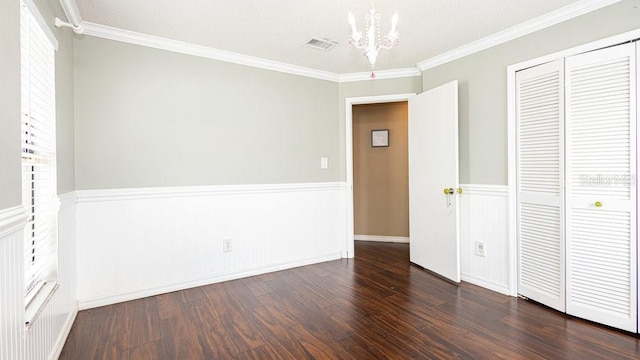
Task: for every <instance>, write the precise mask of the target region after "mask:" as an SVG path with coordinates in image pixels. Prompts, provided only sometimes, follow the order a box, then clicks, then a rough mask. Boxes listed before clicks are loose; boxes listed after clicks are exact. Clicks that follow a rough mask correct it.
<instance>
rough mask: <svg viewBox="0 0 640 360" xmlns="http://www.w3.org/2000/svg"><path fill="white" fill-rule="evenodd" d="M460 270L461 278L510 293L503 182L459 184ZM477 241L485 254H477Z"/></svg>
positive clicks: (508, 248) (505, 187) (507, 233)
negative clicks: (499, 183) (498, 183)
mask: <svg viewBox="0 0 640 360" xmlns="http://www.w3.org/2000/svg"><path fill="white" fill-rule="evenodd" d="M461 187H462V188H463V194H462V196H460V262H461V264H460V268H461V269H460V271H461V278H462V280H463V281H467V282H470V283H472V284H475V285H479V286H482V287H485V288H488V289H491V290H493V291H497V292H500V293H503V294H506V295H509V294H510V292H509V274H510V270H509V257H510V256H511V252H510V245H509V231H508V230H509V217H508V215H509V212H508V205H509V202H508V188H507V186H506V185H471V184H466V185H461ZM476 242H481V243H484V244H485V245H484V248H485V256H479V255H476Z"/></svg>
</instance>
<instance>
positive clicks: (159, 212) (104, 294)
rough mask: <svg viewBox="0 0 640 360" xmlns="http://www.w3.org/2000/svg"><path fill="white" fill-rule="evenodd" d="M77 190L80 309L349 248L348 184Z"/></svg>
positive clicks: (333, 255) (331, 255) (296, 262)
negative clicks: (225, 245)
mask: <svg viewBox="0 0 640 360" xmlns="http://www.w3.org/2000/svg"><path fill="white" fill-rule="evenodd" d="M76 194H77V197H78V200H77V238H78V253H77V256H78V270H77V276H78V278H77V279H78V303H79V307H80V308H81V309H86V308H91V307H96V306H102V305H107V304H112V303H116V302H121V301H126V300H131V299H135V298H140V297H145V296H150V295H156V294H161V293H165V292H169V291H175V290H179V289H185V288H189V287H194V286H200V285H205V284H210V283H214V282H219V281H225V280H230V279H236V278H240V277H245V276H251V275H255V274H260V273H265V272H270V271H276V270H281V269H286V268H291V267H296V266H302V265H307V264H311V263H316V262H321V261H327V260H333V259H338V258H340V257H341V256H342V254H346V250H347V236H346V220H345V219H346V213H345V201H344V199H345V196H346V195H345V194H346V184H345V183H311V184H276V185H232V186H204V187H173V188H141V189H119V190H87V191H77V192H76ZM225 239H231V241H232V251H230V252H223V243H224V240H225Z"/></svg>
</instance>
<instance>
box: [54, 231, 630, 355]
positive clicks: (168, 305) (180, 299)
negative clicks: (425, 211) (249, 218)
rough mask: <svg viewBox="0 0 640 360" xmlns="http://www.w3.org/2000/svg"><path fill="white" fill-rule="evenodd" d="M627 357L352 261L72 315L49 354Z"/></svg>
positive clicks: (601, 340)
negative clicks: (60, 343)
mask: <svg viewBox="0 0 640 360" xmlns="http://www.w3.org/2000/svg"><path fill="white" fill-rule="evenodd" d="M227 358H228V359H314V358H315V359H385V358H389V359H496V358H502V359H638V358H640V340H639V339H638V338H637V337H636V336H634V335H632V334H628V333H624V332H620V331H616V330H613V329H609V328H606V327H603V326H599V325H595V324H592V323H589V322H586V321H583V320H579V319H575V318H572V317H569V316H565V315H563V314H561V313H558V312H556V311H553V310H550V309H547V308H545V307H543V306H540V305H538V304H535V303H532V302H528V301H525V300H522V299H517V298H512V297H508V296H504V295H500V294H497V293H494V292H492V291H489V290H485V289H482V288H480V287H477V286H473V285H470V284H467V283H462V284H461V285H460V286H456V285H453V284H450V283H448V282H446V281H443V280H441V279H439V278H437V277H435V276H433V275H431V274H429V273H428V272H425V271H424V270H421V269H419V268H417V267H415V266H411V265H410V264H409V247H408V245H406V244H383V243H367V242H356V258H355V259H351V260H346V259H343V260H337V261H330V262H325V263H322V264H316V265H310V266H305V267H301V268H296V269H291V270H285V271H280V272H276V273H271V274H266V275H260V276H254V277H250V278H246V279H241V280H235V281H228V282H224V283H218V284H214V285H209V286H203V287H199V288H194V289H189V290H183V291H177V292H173V293H169V294H164V295H159V296H154V297H149V298H145V299H140V300H134V301H129V302H125V303H120V304H116V305H111V306H105V307H101V308H96V309H90V310H85V311H81V312H80V313H79V314H78V317H77V319H76V321H75V324H74V326H73V328H72V330H71V333H70V335H69V338H68V340H67V343H66V344H65V347H64V350H63V351H62V355H61V357H60V359H65V360H66V359H82V360H85V359H124V360H127V359H131V360H133V359H227Z"/></svg>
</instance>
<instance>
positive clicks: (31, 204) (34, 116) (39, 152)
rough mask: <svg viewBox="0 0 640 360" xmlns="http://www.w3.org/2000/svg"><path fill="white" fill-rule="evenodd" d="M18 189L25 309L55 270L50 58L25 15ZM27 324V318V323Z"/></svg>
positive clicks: (44, 39)
mask: <svg viewBox="0 0 640 360" xmlns="http://www.w3.org/2000/svg"><path fill="white" fill-rule="evenodd" d="M20 20H21V21H20V29H21V33H20V39H21V46H20V49H21V82H22V84H21V91H22V96H21V101H22V104H21V109H22V117H21V119H20V122H21V127H22V135H21V146H20V151H21V153H22V191H23V194H22V196H23V205H24V206H25V208H26V209H27V214H28V217H27V223H26V225H25V231H24V261H25V271H24V272H25V279H24V280H25V283H24V286H25V288H24V291H25V300H26V303H27V305H28V304H29V303H30V302H31V299H33V298H34V297H35V295H36V294H35V293H36V292H37V291H39V289H41V288H43V285H44V284H45V283H47V282H51V281H55V277H56V269H57V250H56V244H57V206H56V201H55V199H56V151H55V149H56V142H55V71H54V69H55V64H54V61H55V54H54V45H53V44H52V43H51V40H50V39H49V37H48V36H47V35H46V34H45V32H44V31H43V29H42V28H41V27H40V24H39V22H38V21H37V20H36V19H35V18H34V15H33V14H32V13H31V11H30V10H29V9H28V8H27V7H26V6H25V5H24V4H23V5H22V7H21V12H20ZM28 320H32V319H28Z"/></svg>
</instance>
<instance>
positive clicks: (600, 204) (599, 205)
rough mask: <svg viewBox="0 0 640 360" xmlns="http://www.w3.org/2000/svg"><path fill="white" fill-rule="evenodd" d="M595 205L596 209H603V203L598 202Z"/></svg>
mask: <svg viewBox="0 0 640 360" xmlns="http://www.w3.org/2000/svg"><path fill="white" fill-rule="evenodd" d="M593 205H595V206H596V207H602V203H601V202H600V201H596V203H595V204H593Z"/></svg>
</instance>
